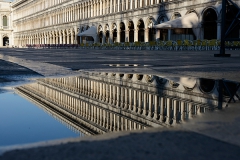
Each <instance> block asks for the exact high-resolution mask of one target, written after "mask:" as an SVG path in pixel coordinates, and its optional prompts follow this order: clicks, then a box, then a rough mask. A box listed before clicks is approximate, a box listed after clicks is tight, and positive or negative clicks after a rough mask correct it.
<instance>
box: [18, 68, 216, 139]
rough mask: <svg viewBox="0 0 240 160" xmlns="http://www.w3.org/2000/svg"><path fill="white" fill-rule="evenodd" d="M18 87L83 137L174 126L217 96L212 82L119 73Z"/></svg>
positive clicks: (210, 104)
mask: <svg viewBox="0 0 240 160" xmlns="http://www.w3.org/2000/svg"><path fill="white" fill-rule="evenodd" d="M209 82H211V83H209ZM16 90H17V91H18V92H19V93H21V94H22V95H24V96H25V97H27V98H28V99H31V100H32V101H34V102H35V103H37V104H38V105H39V106H41V107H42V108H44V109H45V110H46V111H47V112H49V113H50V114H51V115H53V116H54V117H56V118H57V119H59V120H61V121H62V122H64V123H67V124H68V125H69V126H71V128H73V129H74V130H78V131H80V132H81V133H83V134H84V135H95V134H103V133H105V132H116V131H125V130H137V129H145V128H148V127H164V126H174V125H177V124H178V123H184V122H186V121H188V120H189V119H191V118H194V117H195V116H199V115H201V114H202V113H204V112H205V111H207V110H212V109H214V108H216V107H217V100H218V97H217V95H218V93H217V87H216V84H215V81H214V80H208V79H196V78H188V77H182V78H174V77H172V78H166V77H161V76H157V75H142V74H122V73H96V72H93V73H91V72H80V73H79V76H74V77H62V78H45V79H38V80H37V83H34V84H28V85H24V86H20V87H17V88H16Z"/></svg>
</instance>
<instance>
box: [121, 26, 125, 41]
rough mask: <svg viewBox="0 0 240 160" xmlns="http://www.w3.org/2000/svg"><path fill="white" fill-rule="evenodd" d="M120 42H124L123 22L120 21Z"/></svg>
mask: <svg viewBox="0 0 240 160" xmlns="http://www.w3.org/2000/svg"><path fill="white" fill-rule="evenodd" d="M120 42H125V24H124V23H123V22H121V23H120Z"/></svg>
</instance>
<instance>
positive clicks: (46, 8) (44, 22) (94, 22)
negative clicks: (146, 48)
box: [12, 0, 240, 46]
mask: <svg viewBox="0 0 240 160" xmlns="http://www.w3.org/2000/svg"><path fill="white" fill-rule="evenodd" d="M234 2H235V3H237V4H238V5H239V3H240V1H239V0H238V1H234ZM12 10H13V27H14V44H15V45H16V46H26V45H27V44H80V43H82V42H87V41H92V42H93V38H92V37H80V36H78V35H80V33H84V31H86V30H88V29H89V28H90V27H92V26H95V27H94V28H96V31H95V32H96V33H94V34H96V39H94V42H99V43H113V42H135V41H141V42H149V41H154V40H177V39H190V40H194V39H220V30H221V0H51V1H48V0H37V1H36V0H16V1H14V2H13V3H12ZM190 13H191V14H195V17H197V22H198V25H197V27H195V28H171V29H168V28H157V29H155V28H154V26H155V25H157V24H161V23H165V22H168V21H171V20H174V19H178V18H180V17H183V18H184V17H185V16H186V15H188V14H190ZM233 35H234V36H235V37H236V38H239V30H237V31H235V32H234V34H233Z"/></svg>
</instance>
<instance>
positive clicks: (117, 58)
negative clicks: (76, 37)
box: [0, 48, 240, 160]
mask: <svg viewBox="0 0 240 160" xmlns="http://www.w3.org/2000/svg"><path fill="white" fill-rule="evenodd" d="M215 53H218V51H208V52H206V51H204V52H201V51H199V52H197V51H194V52H192V51H182V52H181V51H129V50H80V49H62V50H60V49H20V48H18V49H3V48H1V49H0V59H2V60H5V61H9V62H13V63H17V64H19V65H21V66H24V67H26V68H29V69H31V70H32V71H34V72H36V73H39V74H40V75H43V76H46V77H49V76H67V75H75V74H77V70H87V71H94V72H100V71H101V72H102V71H106V72H125V73H143V74H157V75H162V76H189V77H198V78H213V79H222V78H224V79H228V80H232V81H238V82H240V63H239V62H240V52H239V51H227V53H231V54H232V56H231V57H230V58H216V57H213V55H214V54H215ZM2 62H4V61H0V64H2ZM133 64H135V66H132V65H133ZM117 65H119V66H117ZM127 65H129V66H127ZM0 66H1V65H0ZM19 68H21V67H19ZM15 69H16V68H15ZM16 70H18V69H16ZM9 74H12V73H11V72H9ZM35 75H36V77H38V76H39V75H37V74H35ZM239 107H240V106H239V103H235V104H230V106H229V107H228V108H224V109H223V110H222V111H214V112H212V113H207V114H203V115H200V116H199V117H196V118H194V119H192V120H191V121H189V122H187V123H184V124H182V125H179V126H178V127H174V128H161V129H160V128H154V129H149V130H145V131H132V132H121V133H108V134H105V135H100V136H95V137H85V138H82V139H67V140H59V141H52V142H42V143H40V144H30V145H25V146H16V147H13V148H15V149H18V150H15V151H10V152H6V153H5V154H3V155H2V156H0V159H9V160H10V159H11V160H12V159H239V157H240V127H239V126H240V108H239ZM68 142H71V143H68ZM49 145H50V146H49ZM39 146H42V147H39ZM13 148H0V153H1V152H2V153H3V152H4V151H6V150H8V149H10V150H11V149H13ZM23 148H30V149H23ZM19 149H21V150H19Z"/></svg>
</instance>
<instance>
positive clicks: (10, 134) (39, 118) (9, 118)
mask: <svg viewBox="0 0 240 160" xmlns="http://www.w3.org/2000/svg"><path fill="white" fill-rule="evenodd" d="M0 102H1V105H0V147H1V146H8V145H15V144H25V143H33V142H39V141H46V140H53V139H60V138H68V137H79V136H84V134H83V133H81V132H79V131H78V130H73V129H72V128H71V129H68V128H67V127H66V126H65V125H62V124H61V123H59V121H56V120H55V119H54V118H53V117H52V115H53V116H54V114H52V115H51V116H49V115H48V114H46V113H45V112H44V111H43V110H42V109H40V108H38V107H36V105H34V104H33V103H31V102H29V101H27V100H26V99H24V98H23V97H21V96H19V95H17V94H15V93H13V92H10V91H8V92H4V93H1V94H0Z"/></svg>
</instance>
